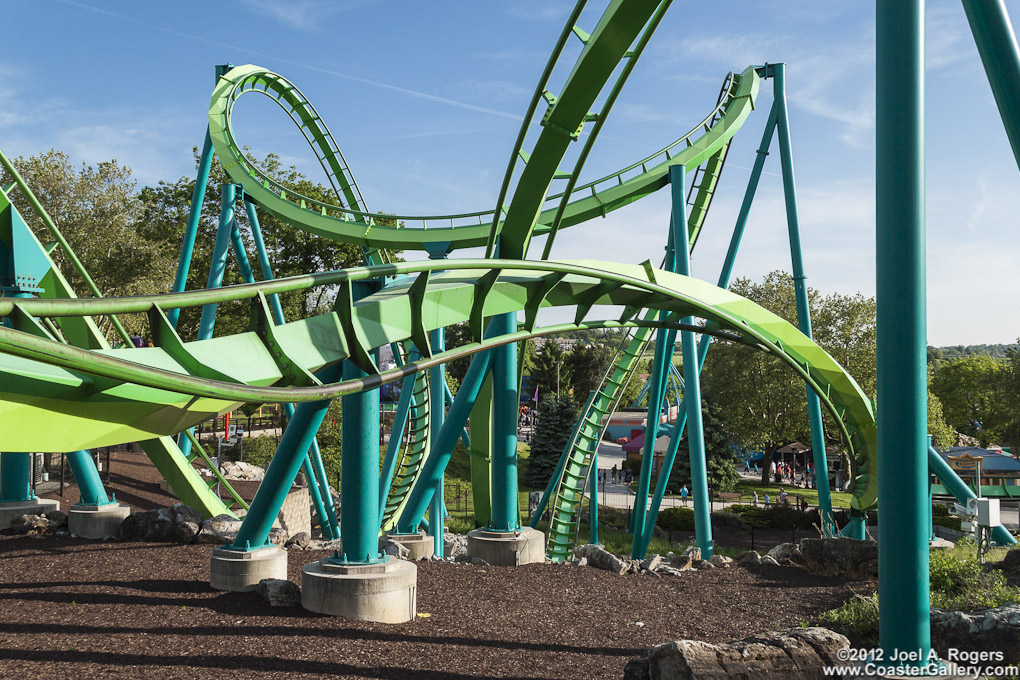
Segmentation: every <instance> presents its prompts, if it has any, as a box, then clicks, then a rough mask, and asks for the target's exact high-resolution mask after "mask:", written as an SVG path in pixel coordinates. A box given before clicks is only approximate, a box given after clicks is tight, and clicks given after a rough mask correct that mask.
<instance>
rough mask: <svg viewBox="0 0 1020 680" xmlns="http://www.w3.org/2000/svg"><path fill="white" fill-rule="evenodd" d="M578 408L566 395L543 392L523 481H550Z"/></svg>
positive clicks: (537, 483) (540, 484)
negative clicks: (559, 396) (544, 394)
mask: <svg viewBox="0 0 1020 680" xmlns="http://www.w3.org/2000/svg"><path fill="white" fill-rule="evenodd" d="M577 412H578V408H577V404H576V403H575V402H574V400H573V399H570V398H569V397H561V398H556V396H555V395H554V394H546V396H544V397H542V398H541V399H540V401H539V403H538V420H537V422H536V424H535V436H534V438H533V439H532V442H531V454H530V456H529V457H528V469H527V470H526V471H525V473H524V483H525V485H527V486H530V487H532V488H537V489H541V488H544V487H545V485H546V484H547V483H548V482H549V477H550V476H552V473H553V470H554V469H555V468H556V463H557V462H558V461H559V458H560V454H562V453H563V447H564V446H566V445H567V441H568V440H569V439H570V433H571V432H572V431H573V429H574V422H575V421H576V420H577Z"/></svg>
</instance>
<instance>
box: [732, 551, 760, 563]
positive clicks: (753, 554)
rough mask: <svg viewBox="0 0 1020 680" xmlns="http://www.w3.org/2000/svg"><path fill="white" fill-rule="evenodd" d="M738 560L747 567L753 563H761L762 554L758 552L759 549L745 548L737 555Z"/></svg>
mask: <svg viewBox="0 0 1020 680" xmlns="http://www.w3.org/2000/svg"><path fill="white" fill-rule="evenodd" d="M736 562H737V564H741V565H744V566H745V567H746V566H748V565H751V564H761V555H759V554H758V551H757V550H745V551H744V552H742V553H740V554H739V555H737V557H736Z"/></svg>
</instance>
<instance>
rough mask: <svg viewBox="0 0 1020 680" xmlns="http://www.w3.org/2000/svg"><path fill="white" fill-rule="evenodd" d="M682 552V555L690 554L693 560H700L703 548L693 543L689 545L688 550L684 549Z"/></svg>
mask: <svg viewBox="0 0 1020 680" xmlns="http://www.w3.org/2000/svg"><path fill="white" fill-rule="evenodd" d="M680 554H681V555H688V556H690V558H691V559H692V560H700V559H701V548H699V547H698V546H696V545H692V546H690V547H688V548H687V549H686V550H684V551H683V552H682V553H680Z"/></svg>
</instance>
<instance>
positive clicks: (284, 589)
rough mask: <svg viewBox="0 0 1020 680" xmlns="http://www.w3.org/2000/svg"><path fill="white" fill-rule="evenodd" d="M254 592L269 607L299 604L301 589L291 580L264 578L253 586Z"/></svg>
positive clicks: (295, 605)
mask: <svg viewBox="0 0 1020 680" xmlns="http://www.w3.org/2000/svg"><path fill="white" fill-rule="evenodd" d="M255 592H256V593H258V596H259V597H261V598H262V599H263V600H265V601H266V602H268V603H269V606H270V607H297V606H299V605H300V604H301V589H300V588H299V587H298V585H297V584H296V583H294V582H293V581H284V580H283V579H277V578H264V579H262V580H261V581H259V584H258V585H257V586H255Z"/></svg>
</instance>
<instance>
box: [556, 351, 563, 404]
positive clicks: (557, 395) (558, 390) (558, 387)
mask: <svg viewBox="0 0 1020 680" xmlns="http://www.w3.org/2000/svg"><path fill="white" fill-rule="evenodd" d="M562 365H563V360H562V359H560V360H559V361H557V362H556V401H559V400H560V366H562Z"/></svg>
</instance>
